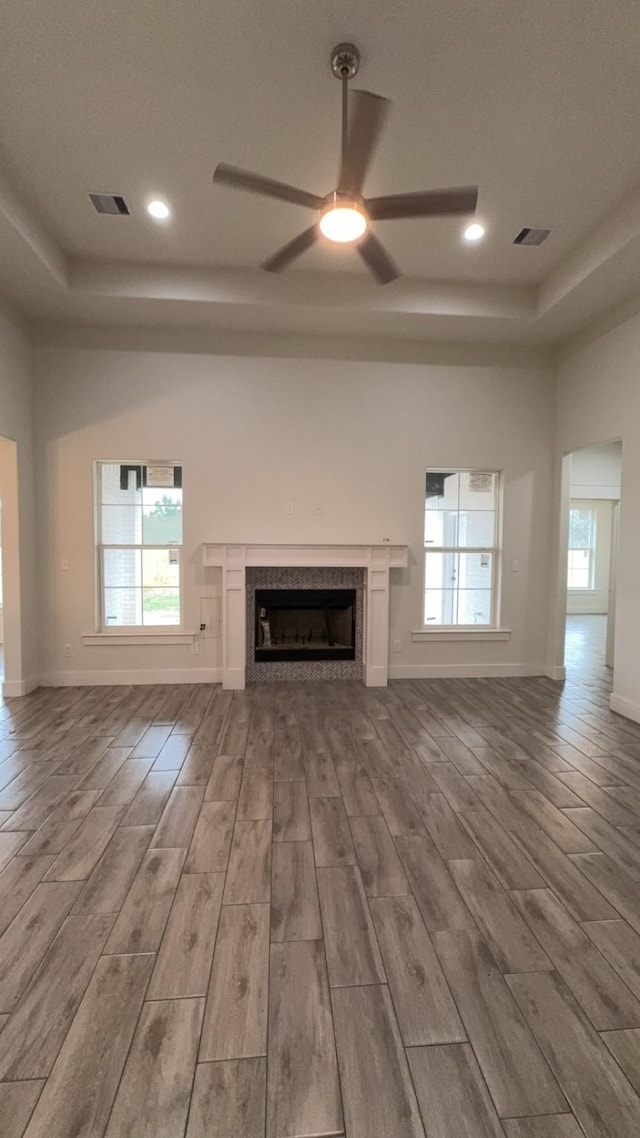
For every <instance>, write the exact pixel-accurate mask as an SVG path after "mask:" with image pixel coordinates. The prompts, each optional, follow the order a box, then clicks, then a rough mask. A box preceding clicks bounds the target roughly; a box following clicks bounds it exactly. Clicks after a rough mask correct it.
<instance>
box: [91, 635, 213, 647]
mask: <svg viewBox="0 0 640 1138" xmlns="http://www.w3.org/2000/svg"><path fill="white" fill-rule="evenodd" d="M195 638H196V633H195V632H148V631H146V632H94V633H92V634H91V635H89V636H83V637H82V643H83V644H84V645H85V646H86V647H89V648H101V647H102V648H103V647H104V646H105V645H107V644H109V645H111V647H113V646H116V647H120V648H122V647H125V646H126V645H134V646H141V647H144V646H145V645H151V644H153V645H154V646H156V645H163V644H166V645H169V644H170V645H176V644H193V642H194V640H195Z"/></svg>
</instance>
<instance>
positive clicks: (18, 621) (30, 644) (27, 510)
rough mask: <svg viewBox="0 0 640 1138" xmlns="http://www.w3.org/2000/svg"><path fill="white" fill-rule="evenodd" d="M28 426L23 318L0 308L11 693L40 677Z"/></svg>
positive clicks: (0, 472)
mask: <svg viewBox="0 0 640 1138" xmlns="http://www.w3.org/2000/svg"><path fill="white" fill-rule="evenodd" d="M33 427H34V424H33V384H32V348H31V345H30V342H29V338H28V335H27V330H26V328H25V327H24V326H23V324H22V322H21V321H20V320H19V319H18V318H17V317H15V316H13V315H12V314H10V313H9V312H8V311H5V310H3V309H1V308H0V436H1V437H2V438H4V439H8V440H11V441H12V442H15V444H16V450H15V451H13V449H12V448H4V449H3V455H2V460H1V463H2V468H1V469H0V480H2V479H4V480H5V482H6V484H7V486H9V484H11V485H13V497H14V499H15V500H14V501H13V502H11V503H9V502H7V503H6V506H7V509H6V511H5V518H4V523H3V528H4V531H5V544H4V550H3V554H4V576H5V597H4V635H5V682H4V692H5V694H11V695H22V694H23V693H24V692H26V691H29V690H31V688H33V687H36V686H37V684H38V682H39V678H40V658H39V643H40V642H39V637H38V595H37V582H36V503H35V483H34V443H33ZM16 457H17V470H16ZM16 475H17V477H16ZM16 483H17V487H16ZM2 492H3V491H2V487H0V494H2ZM10 493H11V491H10Z"/></svg>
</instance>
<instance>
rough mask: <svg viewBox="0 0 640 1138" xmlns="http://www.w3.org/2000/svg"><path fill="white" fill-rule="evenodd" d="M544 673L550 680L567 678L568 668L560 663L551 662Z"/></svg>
mask: <svg viewBox="0 0 640 1138" xmlns="http://www.w3.org/2000/svg"><path fill="white" fill-rule="evenodd" d="M544 675H545V676H546V677H547V679H549V680H566V678H567V669H566V668H565V667H564V666H561V665H560V664H549V666H548V667H546V668H545V670H544Z"/></svg>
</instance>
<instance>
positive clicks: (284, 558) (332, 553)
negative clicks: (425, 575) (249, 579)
mask: <svg viewBox="0 0 640 1138" xmlns="http://www.w3.org/2000/svg"><path fill="white" fill-rule="evenodd" d="M202 557H203V565H204V567H205V568H206V569H222V683H223V686H224V687H225V688H231V689H235V690H241V689H242V688H244V686H245V683H246V570H247V567H263V568H266V567H278V566H280V567H282V568H284V567H294V568H297V567H304V566H308V567H316V568H325V569H328V568H338V567H340V568H362V569H364V570H365V606H364V608H365V629H364V633H365V635H364V658H363V665H364V682H365V684H366V685H367V687H386V685H387V682H388V677H389V571H390V570H391V569H405V568H406V567H407V565H408V563H409V549H408V546H406V545H391V543H390V542H381V543H379V544H374V545H361V544H356V545H340V544H333V545H321V544H317V545H316V544H312V543H308V544H296V545H279V544H274V545H269V544H257V543H247V544H241V543H234V544H228V545H223V544H218V543H216V544H204V545H203V547H202Z"/></svg>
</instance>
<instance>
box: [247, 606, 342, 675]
mask: <svg viewBox="0 0 640 1138" xmlns="http://www.w3.org/2000/svg"><path fill="white" fill-rule="evenodd" d="M355 647H356V590H355V589H256V593H255V648H254V652H255V655H254V659H255V661H256V663H258V662H261V661H284V660H299V661H300V660H355Z"/></svg>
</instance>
